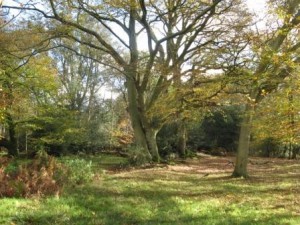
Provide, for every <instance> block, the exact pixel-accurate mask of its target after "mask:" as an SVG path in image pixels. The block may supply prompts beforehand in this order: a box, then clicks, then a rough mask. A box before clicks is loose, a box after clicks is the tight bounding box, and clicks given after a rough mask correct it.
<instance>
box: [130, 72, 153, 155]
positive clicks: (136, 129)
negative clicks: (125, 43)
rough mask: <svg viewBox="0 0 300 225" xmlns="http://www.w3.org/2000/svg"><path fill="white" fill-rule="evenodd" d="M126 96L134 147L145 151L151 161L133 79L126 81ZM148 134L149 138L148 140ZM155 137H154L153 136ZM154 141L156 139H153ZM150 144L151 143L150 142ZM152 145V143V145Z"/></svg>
mask: <svg viewBox="0 0 300 225" xmlns="http://www.w3.org/2000/svg"><path fill="white" fill-rule="evenodd" d="M126 82H127V94H128V112H129V115H130V119H131V124H132V129H133V133H134V139H135V144H136V146H138V147H140V148H142V149H144V150H145V152H146V153H147V154H148V156H149V158H150V159H152V155H151V153H150V151H149V148H148V142H147V137H146V133H145V128H144V126H143V122H142V118H141V112H140V110H139V108H140V107H139V105H138V99H137V90H136V87H135V83H134V80H133V79H130V78H128V79H127V81H126ZM150 136H151V135H150V134H149V138H150ZM155 137H156V136H155ZM155 141H156V139H155ZM150 143H152V142H150ZM152 145H153V143H152Z"/></svg>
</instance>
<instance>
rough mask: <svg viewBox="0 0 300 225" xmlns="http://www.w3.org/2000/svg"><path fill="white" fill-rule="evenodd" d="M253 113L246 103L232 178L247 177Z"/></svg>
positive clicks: (249, 105) (251, 107)
mask: <svg viewBox="0 0 300 225" xmlns="http://www.w3.org/2000/svg"><path fill="white" fill-rule="evenodd" d="M253 113H254V107H253V106H252V105H251V104H250V103H248V104H247V105H246V109H245V113H244V117H243V120H242V124H241V129H240V136H239V144H238V151H237V156H236V163H235V168H234V171H233V173H232V176H233V177H245V178H246V177H249V175H248V171H247V165H248V156H249V147H250V135H251V123H252V116H253Z"/></svg>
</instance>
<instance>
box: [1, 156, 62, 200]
mask: <svg viewBox="0 0 300 225" xmlns="http://www.w3.org/2000/svg"><path fill="white" fill-rule="evenodd" d="M65 179H66V170H65V168H64V167H63V166H62V165H61V164H60V163H58V162H57V161H56V160H55V159H54V158H53V157H48V156H47V157H38V158H36V159H34V160H32V161H31V162H28V163H23V164H20V165H19V163H18V162H17V161H14V160H9V159H7V158H2V159H1V166H0V183H1V186H0V197H31V196H38V197H40V196H44V195H59V194H60V192H61V191H62V189H63V186H64V181H65Z"/></svg>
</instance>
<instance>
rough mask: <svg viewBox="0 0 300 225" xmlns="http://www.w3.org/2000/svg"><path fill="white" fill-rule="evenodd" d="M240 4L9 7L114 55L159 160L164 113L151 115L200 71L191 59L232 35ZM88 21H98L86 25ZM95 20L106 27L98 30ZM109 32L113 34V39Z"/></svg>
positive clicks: (132, 0) (134, 1) (138, 128)
mask: <svg viewBox="0 0 300 225" xmlns="http://www.w3.org/2000/svg"><path fill="white" fill-rule="evenodd" d="M38 3H41V4H42V5H43V7H39V4H38ZM238 6H239V1H236V0H226V1H225V0H224V1H221V0H215V1H184V0H176V1H171V0H170V1H169V0H168V1H159V0H156V1H144V0H139V1H138V0H126V1H102V2H101V3H99V2H97V1H84V0H77V1H61V0H59V1H54V0H47V1H42V2H39V1H28V4H23V5H22V6H20V7H18V6H17V7H12V6H3V7H4V8H14V9H19V10H24V9H25V10H27V11H29V12H37V13H39V15H41V16H43V17H44V18H46V19H52V21H58V22H59V23H60V24H61V25H62V26H63V27H64V28H63V29H60V31H59V32H58V33H56V35H60V36H61V37H64V38H68V39H71V40H74V41H76V42H78V43H80V44H82V45H85V46H88V47H90V48H92V49H96V50H98V51H102V52H105V53H107V54H108V55H110V57H111V58H112V59H113V60H111V61H106V62H105V63H106V65H108V66H111V67H114V68H116V67H117V68H116V69H119V71H120V72H122V74H123V75H124V76H125V78H126V88H127V96H128V103H129V105H128V106H129V107H128V110H129V114H130V117H131V122H132V126H133V130H134V136H135V141H136V144H137V145H138V146H140V147H141V148H142V149H144V150H145V151H146V152H148V155H149V158H150V159H152V160H154V161H158V160H159V154H158V149H157V145H156V134H157V132H158V130H159V129H160V127H161V126H162V122H161V121H160V118H158V117H152V118H149V117H148V116H147V115H148V113H149V112H150V111H151V108H152V107H153V106H154V105H155V104H156V102H157V99H159V98H160V97H161V96H162V95H163V94H164V93H166V91H167V89H168V87H170V86H171V85H172V84H173V83H174V81H175V80H176V79H179V77H181V76H182V75H183V74H184V72H183V71H185V72H187V71H191V70H194V69H195V67H193V66H192V64H191V63H190V62H191V59H192V58H194V57H195V56H196V55H197V54H199V53H203V52H204V49H207V47H208V46H209V45H211V44H213V43H214V40H215V39H216V38H217V37H219V36H220V35H221V34H225V33H226V29H220V28H221V27H222V26H223V21H227V22H228V20H226V17H225V16H224V14H226V13H227V12H229V11H230V9H231V7H235V8H238ZM49 9H51V10H49ZM231 12H232V11H231ZM230 15H232V14H230ZM232 18H234V16H233V17H232ZM237 19H238V18H236V20H237ZM87 20H90V21H93V23H91V24H87V23H84V21H87ZM41 21H42V20H41ZM94 22H97V23H98V24H100V25H101V26H98V27H97V28H95V27H94V26H93V24H94ZM231 22H233V21H231ZM53 24H54V23H52V25H53ZM227 25H229V24H227ZM230 26H232V23H231V24H230ZM70 29H71V30H73V29H75V30H76V31H77V32H80V33H83V34H84V35H81V37H82V38H78V37H76V36H74V35H72V33H71V32H68V30H70ZM103 30H105V31H106V32H105V33H109V35H110V40H108V39H107V35H104V34H103V32H102V31H103ZM83 37H87V38H88V41H87V39H86V38H83ZM142 45H143V46H142ZM74 51H76V50H74ZM202 51H203V52H202ZM116 65H117V66H116ZM188 68H189V69H188ZM198 69H199V67H198ZM185 74H187V73H185Z"/></svg>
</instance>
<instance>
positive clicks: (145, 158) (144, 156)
mask: <svg viewBox="0 0 300 225" xmlns="http://www.w3.org/2000/svg"><path fill="white" fill-rule="evenodd" d="M127 152H128V163H129V164H130V165H133V166H141V165H144V164H146V163H149V162H150V161H151V158H150V156H149V154H148V153H147V152H146V151H145V150H144V149H143V148H141V147H139V146H135V145H132V146H130V147H128V148H127Z"/></svg>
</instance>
